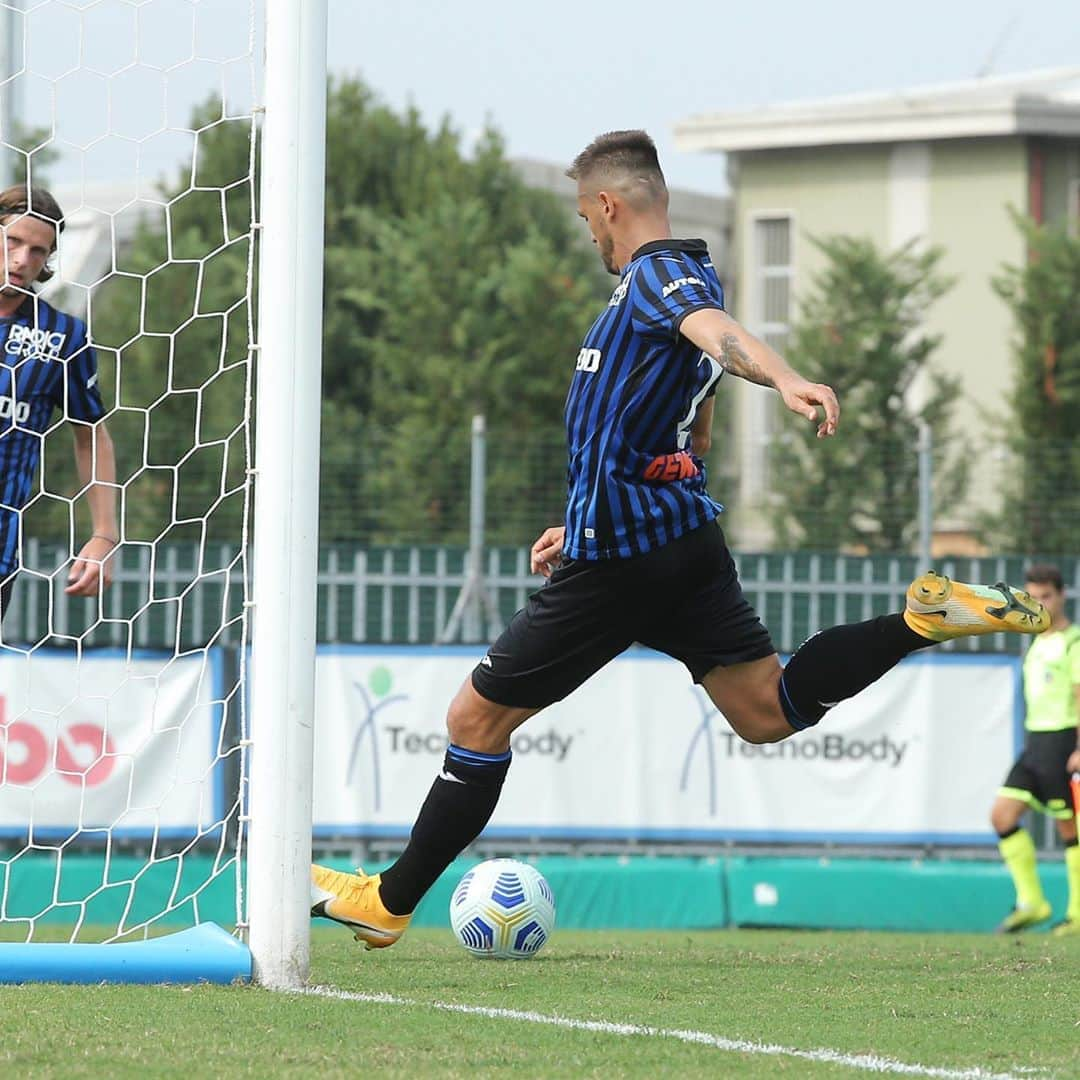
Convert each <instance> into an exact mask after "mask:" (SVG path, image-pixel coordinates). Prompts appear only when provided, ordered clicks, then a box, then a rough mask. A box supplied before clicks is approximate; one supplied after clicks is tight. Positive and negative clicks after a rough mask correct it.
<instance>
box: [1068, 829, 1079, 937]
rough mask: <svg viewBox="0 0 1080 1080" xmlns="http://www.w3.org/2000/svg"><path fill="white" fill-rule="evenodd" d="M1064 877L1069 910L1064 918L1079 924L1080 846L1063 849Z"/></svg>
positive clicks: (1074, 845)
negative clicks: (1067, 883) (1067, 890)
mask: <svg viewBox="0 0 1080 1080" xmlns="http://www.w3.org/2000/svg"><path fill="white" fill-rule="evenodd" d="M1065 877H1066V880H1067V881H1068V882H1069V909H1068V911H1066V912H1065V918H1066V919H1068V920H1069V922H1080V846H1077V845H1076V844H1073V846H1072V847H1067V848H1066V849H1065Z"/></svg>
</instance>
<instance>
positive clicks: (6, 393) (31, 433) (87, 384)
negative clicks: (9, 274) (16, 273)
mask: <svg viewBox="0 0 1080 1080" xmlns="http://www.w3.org/2000/svg"><path fill="white" fill-rule="evenodd" d="M97 379H98V375H97V357H96V356H95V355H94V350H93V348H92V347H91V346H90V343H89V341H88V339H87V334H86V324H85V323H84V322H83V321H82V320H81V319H76V318H75V317H74V316H72V315H65V314H64V313H63V312H62V311H57V310H56V308H54V307H52V306H51V305H50V304H47V303H46V302H45V301H44V300H42V299H40V298H39V297H36V296H35V297H29V296H28V297H27V298H26V300H25V301H24V303H23V304H22V305H21V306H20V307H19V309H18V311H16V313H15V314H14V315H13V316H11V317H10V318H6V319H0V578H3V577H6V576H7V575H8V574H10V573H11V572H12V571H13V570H15V569H17V568H18V564H19V511H20V510H21V509H22V508H23V507H24V506H25V505H26V502H27V499H29V497H30V491H31V488H32V486H33V483H34V475H35V473H36V472H37V466H38V459H39V458H40V456H41V446H42V442H43V441H44V438H45V432H46V431H47V430H48V429H49V427H50V425H51V423H52V418H53V411H54V410H55V409H56V408H60V409H61V410H62V411H63V418H64V419H65V420H82V421H86V422H88V423H92V422H93V421H95V420H100V419H101V418H102V417H103V416H104V415H105V406H104V404H103V402H102V400H101V393H100V391H99V390H98V385H97Z"/></svg>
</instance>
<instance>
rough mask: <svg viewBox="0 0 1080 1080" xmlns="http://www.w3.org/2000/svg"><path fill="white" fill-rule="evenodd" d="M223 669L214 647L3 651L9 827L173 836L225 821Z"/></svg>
mask: <svg viewBox="0 0 1080 1080" xmlns="http://www.w3.org/2000/svg"><path fill="white" fill-rule="evenodd" d="M219 668H220V660H219V656H218V654H217V653H216V652H214V651H211V653H210V655H209V656H201V655H193V656H185V657H176V656H173V655H172V654H162V655H156V654H151V653H138V654H136V655H135V656H134V657H133V658H128V657H127V656H126V655H125V654H122V653H116V652H113V651H111V650H102V651H87V652H84V653H83V654H82V656H81V657H78V658H76V657H75V656H74V655H72V654H71V653H70V652H67V651H60V650H57V651H56V652H50V651H47V650H38V651H35V652H33V653H30V654H29V655H28V654H24V653H18V652H15V651H14V650H7V651H4V652H0V834H2V835H16V834H24V835H25V834H26V832H27V830H28V828H29V827H30V826H31V825H32V826H33V830H34V835H35V836H37V837H47V836H51V835H63V836H68V835H71V834H72V833H74V832H76V831H78V830H105V829H108V830H110V831H111V832H112V834H113V836H116V837H124V836H143V835H152V834H155V833H156V834H157V835H162V836H167V835H169V834H170V833H180V834H190V833H191V832H193V831H194V830H196V829H198V828H199V827H207V826H209V825H211V824H213V823H214V822H215V821H217V820H219V818H220V816H221V805H220V804H221V789H220V780H221V776H220V770H219V768H218V728H219V714H220V706H219V705H218V704H217V703H216V700H215V699H216V698H218V696H219V695H220V684H221V678H220V671H219ZM102 839H104V834H103V833H102Z"/></svg>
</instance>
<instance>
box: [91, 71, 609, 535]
mask: <svg viewBox="0 0 1080 1080" xmlns="http://www.w3.org/2000/svg"><path fill="white" fill-rule="evenodd" d="M191 127H192V129H193V130H194V131H196V133H197V135H196V138H197V147H196V149H197V153H196V163H197V164H196V168H195V170H194V173H192V170H191V169H190V168H184V169H182V170H181V171H180V173H179V175H178V176H177V178H176V179H175V180H174V181H172V182H171V183H169V184H168V185H166V186H165V188H164V190H163V196H164V199H165V200H166V201H167V203H168V210H167V213H166V214H164V215H163V217H162V220H161V221H159V222H156V223H155V224H153V225H152V226H147V227H144V228H143V229H141V230H140V231H139V234H138V236H137V237H136V239H135V242H134V244H133V245H132V247H131V250H130V251H128V252H126V253H124V256H123V258H122V260H121V263H120V265H118V268H117V273H116V274H114V275H113V276H112V278H111V279H110V280H109V281H108V282H106V283H105V284H104V285H103V286H102V288H101V289H100V290H99V291H98V292H97V293H96V295H95V296H94V298H93V306H92V315H93V325H92V329H93V334H94V338H95V341H96V342H97V344H98V345H99V347H101V348H102V351H103V354H104V355H103V360H104V364H103V371H104V376H103V379H102V383H103V385H106V386H113V387H114V392H115V394H116V403H117V405H118V406H119V407H120V411H119V412H118V413H116V414H114V416H113V417H112V418H111V419H110V426H112V427H114V428H115V429H116V442H117V445H118V457H119V461H120V465H121V479H122V480H126V481H127V493H128V498H127V502H126V506H125V521H126V529H127V535H129V536H133V537H138V538H145V539H150V538H153V537H165V536H168V537H170V538H175V537H179V536H184V537H186V538H192V539H193V538H195V537H196V536H198V535H202V532H203V529H204V526H203V524H202V520H203V519H206V521H207V525H206V528H207V529H208V531H209V532H210V533H213V534H215V535H229V536H233V537H235V536H237V535H239V527H238V525H239V522H238V517H237V515H238V514H239V512H240V500H239V499H238V498H236V497H232V496H230V497H228V498H222V497H221V493H222V491H233V490H236V489H237V488H238V486H239V484H240V482H241V481H242V479H243V465H244V458H243V449H244V443H243V432H242V431H241V430H240V429H239V427H238V426H237V418H238V417H239V415H240V402H241V401H242V398H243V390H244V378H243V376H244V372H245V367H246V358H247V357H246V341H247V338H246V330H247V319H248V314H249V313H248V310H247V304H246V301H245V295H246V290H245V285H246V275H247V266H248V256H249V251H248V242H247V238H246V237H247V229H248V222H249V220H250V206H251V193H252V191H253V190H254V186H253V184H252V183H251V179H250V177H248V162H249V156H250V138H251V129H250V123H249V122H246V121H243V120H230V119H226V118H225V117H224V116H223V114H222V107H221V104H220V102H218V101H210V102H207V103H206V104H204V105H203V106H201V107H200V108H199V109H198V110H197V112H196V114H195V116H194V118H193V120H192V124H191ZM201 187H212V188H224V189H225V196H224V201H223V199H222V196H221V193H220V192H218V191H202V190H198V188H201ZM568 219H569V215H567V214H566V211H565V208H564V207H563V206H561V205H560V204H559V203H558V200H557V199H556V198H555V197H554V196H553V195H551V194H549V193H547V192H541V191H535V190H532V189H530V188H528V187H526V186H525V184H524V183H523V182H522V181H521V180H520V179H519V177H518V176H517V174H516V173H515V171H514V169H513V167H512V166H511V164H510V163H509V162H508V161H507V160H506V157H505V153H504V150H503V145H502V142H501V140H500V139H499V137H498V135H497V134H496V133H494V132H491V131H489V132H487V133H486V135H485V136H484V137H483V138H482V140H481V141H480V143H479V145H478V147H477V149H476V150H475V152H474V153H473V154H472V155H471V156H469V155H466V154H464V153H463V152H462V150H461V147H460V140H459V138H458V135H457V134H456V133H455V132H454V131H453V130H452V129H451V128H450V126H449V125H448V124H447V123H445V122H444V123H443V124H441V125H440V126H439V127H438V128H437V129H436V130H435V131H428V130H427V129H426V128H425V127H424V125H423V124H422V123H421V120H420V117H419V115H418V113H417V112H416V111H415V110H408V111H407V112H406V113H405V114H404V115H398V114H396V113H395V112H393V111H392V110H390V109H388V108H386V107H385V106H383V105H380V104H379V103H378V102H377V101H376V100H375V98H374V96H373V95H372V93H371V91H370V90H368V89H367V88H366V87H365V86H364V85H363V83H361V82H360V81H359V80H357V79H344V80H334V81H332V82H331V84H330V88H329V97H328V112H327V192H326V225H325V235H324V240H325V267H326V271H325V301H324V333H323V388H324V394H323V400H324V408H323V448H322V451H323V475H322V481H321V502H322V511H321V516H322V523H323V538H324V539H326V540H333V539H349V538H359V537H363V538H365V539H372V538H374V539H381V540H384V541H390V540H398V541H400V540H401V539H409V540H437V541H439V542H452V541H462V540H464V538H465V535H466V531H467V513H466V512H465V511H464V509H463V508H464V506H465V504H466V502H467V500H464V499H463V498H462V491H463V487H464V485H465V484H466V483H467V477H468V445H469V426H470V419H471V416H472V414H473V413H474V412H477V411H487V412H488V413H489V414H490V416H491V418H492V421H493V423H494V424H495V425H496V426H497V425H498V423H499V422H501V421H503V420H505V421H506V422H507V423H513V424H514V425H515V428H516V430H517V432H518V433H519V435H521V434H527V433H528V432H529V431H531V430H534V429H540V428H543V429H544V431H545V432H548V431H551V430H552V429H553V428H557V427H558V426H559V423H560V410H561V404H562V399H563V396H564V395H565V388H566V380H567V369H568V364H569V362H570V360H572V358H573V355H574V353H575V351H576V346H577V341H578V338H579V337H580V334H581V333H582V332H583V330H584V328H585V325H586V321H585V320H586V319H587V318H588V317H590V316H591V315H592V314H595V305H596V303H597V300H598V299H600V298H601V297H602V296H603V295H604V288H605V286H604V285H603V284H602V276H601V275H600V273H599V272H598V270H597V269H596V268H595V267H594V262H595V260H593V259H592V258H590V256H589V253H588V251H587V250H586V248H585V246H584V245H583V244H581V242H580V238H579V237H577V236H575V234H574V232H573V228H572V225H573V223H572V222H571V221H570V220H568ZM597 265H598V264H597ZM109 356H112V357H115V358H116V359H117V360H118V365H117V366H116V368H115V369H113V367H112V366H111V365H110V364H109V362H108V359H109ZM560 361H562V362H560ZM129 406H130V408H129ZM196 416H197V417H198V421H199V430H198V431H197V432H196V430H195V422H196V421H195V418H196ZM177 462H182V464H181V465H180V466H179V468H177V467H175V466H176V463H177ZM492 465H493V467H492V470H491V473H492V483H493V484H494V485H496V489H497V490H498V489H499V488H500V486H501V488H502V489H505V490H506V491H508V492H510V491H513V492H517V493H519V495H520V493H521V492H526V493H527V492H528V491H529V484H530V481H529V479H528V475H527V472H528V471H527V469H526V468H525V466H524V464H522V465H521V466H520V467H517V466H515V458H514V456H513V454H507V455H506V456H502V455H501V454H500V455H499V456H498V457H495V456H494V455H493V457H492ZM565 465H566V463H565V456H562V457H560V458H558V459H557V460H555V461H553V462H551V463H550V467H549V474H550V475H553V476H555V477H556V478H557V479H558V481H561V480H562V478H563V477H564V475H565ZM548 486H550V484H549V485H548ZM516 540H517V541H520V537H517V538H516Z"/></svg>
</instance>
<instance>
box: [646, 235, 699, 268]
mask: <svg viewBox="0 0 1080 1080" xmlns="http://www.w3.org/2000/svg"><path fill="white" fill-rule="evenodd" d="M657 251H685V252H687V253H688V254H690V255H707V254H708V252H709V245H708V244H706V243H705V241H704V240H675V239H673V238H671V237H668V238H666V239H664V240H650V241H649V242H648V243H647V244H642V245H641V247H639V248H638V249H637V251H635V252H634V254H633V255H631V256H630V262H634V261H635V260H637V259H640V258H641V256H642V255H652V254H653V253H654V252H657Z"/></svg>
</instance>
